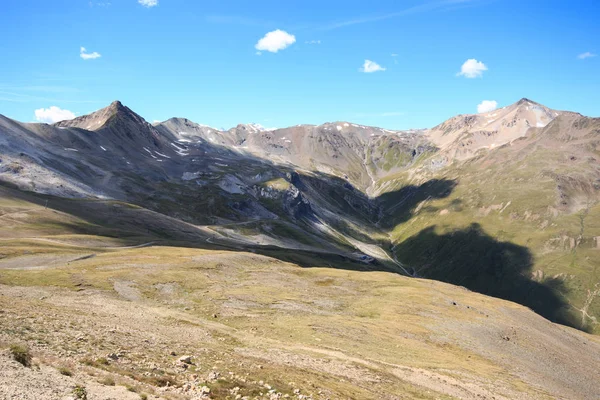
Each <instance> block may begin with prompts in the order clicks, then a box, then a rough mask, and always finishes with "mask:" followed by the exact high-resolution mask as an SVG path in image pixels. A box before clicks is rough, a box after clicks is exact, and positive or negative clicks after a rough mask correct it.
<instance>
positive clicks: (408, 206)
mask: <svg viewBox="0 0 600 400" xmlns="http://www.w3.org/2000/svg"><path fill="white" fill-rule="evenodd" d="M599 146H600V119H598V118H589V117H585V116H582V115H580V114H577V113H574V112H567V111H558V110H553V109H550V108H548V107H545V106H543V105H541V104H538V103H536V102H534V101H531V100H528V99H521V100H519V101H518V102H516V103H515V104H512V105H510V106H507V107H504V108H500V109H497V110H494V111H490V112H486V113H482V114H476V115H458V116H456V117H453V118H451V119H449V120H447V121H445V122H443V123H441V124H439V125H437V126H435V127H433V128H431V129H420V130H409V131H392V130H386V129H381V128H376V127H369V126H363V125H358V124H353V123H350V122H343V121H338V122H333V123H326V124H323V125H319V126H315V125H298V126H293V127H289V128H283V129H275V130H266V129H264V128H261V127H259V126H257V125H254V124H245V125H238V126H236V127H234V128H232V129H229V130H227V131H221V130H218V129H215V128H212V127H209V126H205V125H200V124H197V123H195V122H192V121H190V120H188V119H185V118H171V119H169V120H167V121H164V122H160V123H154V124H150V123H148V122H146V121H145V120H144V119H143V118H142V117H141V116H139V115H138V114H136V113H135V112H134V111H132V110H131V109H130V108H128V107H126V106H124V105H123V104H121V103H120V102H119V101H115V102H113V103H112V104H110V105H109V106H108V107H106V108H103V109H101V110H99V111H96V112H94V113H92V114H89V115H84V116H80V117H77V118H75V119H72V120H66V121H62V122H58V123H56V124H54V125H47V124H38V123H21V122H17V121H14V120H11V119H9V118H6V117H3V116H0V180H1V181H2V182H3V185H5V186H6V187H10V188H12V189H11V190H18V191H20V192H22V193H32V194H35V195H39V196H42V197H39V198H40V199H42V198H43V199H44V201H47V202H48V204H50V206H51V207H55V208H56V209H58V210H63V211H64V210H65V209H67V208H68V209H69V210H70V211H69V212H71V213H74V214H76V215H77V216H79V217H85V218H86V219H87V220H88V221H89V222H90V224H93V225H94V226H103V227H104V228H106V229H108V227H109V226H110V227H111V229H112V228H114V227H115V226H118V227H119V229H121V230H123V231H127V232H120V233H118V234H125V235H130V234H131V232H145V233H146V234H148V235H150V236H152V237H153V238H154V239H155V240H157V241H159V240H160V241H165V242H178V243H187V244H188V245H190V246H199V247H203V246H219V247H221V248H229V249H244V250H251V251H254V252H258V253H261V254H265V255H270V256H275V257H277V258H280V259H283V260H290V261H293V262H297V263H300V264H306V265H308V264H311V265H323V266H334V267H336V268H348V269H354V270H383V271H393V272H396V273H399V274H403V275H409V276H414V277H424V278H430V279H436V280H441V281H445V282H449V283H453V284H456V285H460V286H464V287H466V288H468V289H470V290H473V291H477V292H480V293H483V294H487V295H490V296H495V297H500V298H504V299H508V300H512V301H515V302H518V303H521V304H523V305H526V306H528V307H530V308H531V309H533V310H534V311H536V312H537V313H539V314H541V315H542V316H544V317H546V318H548V319H550V320H552V321H556V322H560V323H563V324H567V325H570V326H573V327H576V328H578V329H583V330H586V331H589V332H600V324H599V323H598V318H600V300H599V299H598V297H599V296H600V275H599V272H598V271H599V269H598V268H599V267H600V264H599V263H600V257H598V252H599V251H600V206H599V205H598V201H599V200H600V163H599V162H598V160H599V158H600V148H599ZM40 201H41V200H40ZM115 201H118V202H121V203H123V204H129V205H131V208H130V209H129V210H128V211H127V212H123V213H121V214H120V215H112V214H111V215H110V216H108V214H106V213H109V210H106V211H102V212H101V211H100V210H101V209H102V210H103V209H104V208H110V206H109V205H110V204H113V202H115ZM74 202H76V204H77V207H75V208H74V207H73V204H75V203H74ZM141 212H147V213H154V214H156V215H157V218H154V219H153V220H152V221H151V222H147V221H146V220H142V219H139V218H138V217H137V216H136V215H135V214H137V213H141ZM74 229H75V227H74ZM78 229H84V228H83V227H79V228H78ZM88 229H92V228H90V227H88Z"/></svg>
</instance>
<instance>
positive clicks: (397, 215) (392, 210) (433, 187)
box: [377, 179, 458, 230]
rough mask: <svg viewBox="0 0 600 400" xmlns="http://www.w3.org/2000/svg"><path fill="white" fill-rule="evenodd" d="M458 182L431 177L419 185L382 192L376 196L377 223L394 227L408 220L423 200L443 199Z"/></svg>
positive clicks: (383, 226) (384, 226) (384, 227)
mask: <svg viewBox="0 0 600 400" xmlns="http://www.w3.org/2000/svg"><path fill="white" fill-rule="evenodd" d="M457 185H458V182H457V181H456V180H454V179H431V180H429V181H427V182H425V183H423V184H421V185H407V186H404V187H402V188H400V189H399V190H395V191H391V192H387V193H383V194H382V195H380V196H379V197H378V198H377V202H378V204H379V206H380V207H381V209H382V213H381V217H380V218H379V220H378V222H377V224H378V226H380V227H381V228H383V229H388V230H389V229H394V228H395V227H396V226H397V225H398V224H401V223H403V222H406V221H408V220H409V219H410V218H411V217H412V215H413V213H414V211H415V209H416V208H417V207H418V206H419V204H420V203H421V202H423V201H426V200H430V199H443V198H446V197H448V196H450V194H451V193H452V191H453V190H454V189H455V188H456V186H457Z"/></svg>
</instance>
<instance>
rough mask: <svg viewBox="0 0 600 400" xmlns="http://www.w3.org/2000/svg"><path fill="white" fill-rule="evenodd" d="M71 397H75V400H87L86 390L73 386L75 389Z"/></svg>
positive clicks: (82, 387)
mask: <svg viewBox="0 0 600 400" xmlns="http://www.w3.org/2000/svg"><path fill="white" fill-rule="evenodd" d="M73 396H75V398H76V399H77V400H88V397H87V389H86V388H85V386H81V385H77V386H75V389H73Z"/></svg>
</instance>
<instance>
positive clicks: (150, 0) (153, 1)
mask: <svg viewBox="0 0 600 400" xmlns="http://www.w3.org/2000/svg"><path fill="white" fill-rule="evenodd" d="M138 3H140V4H141V5H143V6H144V7H148V8H150V7H154V6H157V5H158V0H138Z"/></svg>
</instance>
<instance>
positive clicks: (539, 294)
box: [394, 223, 582, 329]
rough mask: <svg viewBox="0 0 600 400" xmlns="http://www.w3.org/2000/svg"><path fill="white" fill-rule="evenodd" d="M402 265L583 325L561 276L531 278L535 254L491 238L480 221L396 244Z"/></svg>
mask: <svg viewBox="0 0 600 400" xmlns="http://www.w3.org/2000/svg"><path fill="white" fill-rule="evenodd" d="M394 251H395V253H396V255H397V258H398V260H399V261H401V262H402V263H406V264H407V265H409V266H411V267H413V268H414V269H415V271H416V273H417V274H418V275H419V276H422V277H425V278H430V279H435V280H440V281H443V282H448V283H452V284H455V285H460V286H464V287H466V288H468V289H470V290H472V291H475V292H479V293H482V294H485V295H488V296H493V297H499V298H502V299H505V300H510V301H514V302H516V303H519V304H522V305H524V306H527V307H529V308H531V309H532V310H533V311H535V312H536V313H538V314H540V315H542V316H543V317H545V318H547V319H549V320H550V321H553V322H558V323H560V324H564V325H568V326H571V327H574V328H577V329H582V327H581V324H580V322H579V321H578V320H577V319H576V318H575V316H574V315H573V314H571V313H570V310H569V309H570V306H569V304H568V303H567V302H566V300H565V299H564V297H563V295H562V293H566V288H565V286H564V284H563V282H562V281H561V280H560V279H547V280H545V281H543V282H537V281H534V280H532V279H531V278H530V277H531V272H532V268H533V255H532V254H531V252H530V251H529V249H527V248H526V247H523V246H519V245H516V244H514V243H510V242H502V241H498V240H496V239H494V238H493V237H491V236H489V235H488V234H486V233H485V232H484V230H483V229H482V228H481V226H480V225H479V224H476V223H473V224H471V225H470V226H469V227H468V228H466V229H462V230H455V231H453V232H449V233H444V234H438V233H436V226H435V225H434V226H430V227H428V228H426V229H423V230H422V231H421V232H419V233H418V234H416V235H414V236H412V237H411V238H409V239H407V240H405V241H403V242H402V243H400V244H398V245H397V246H396V247H395V249H394Z"/></svg>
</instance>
